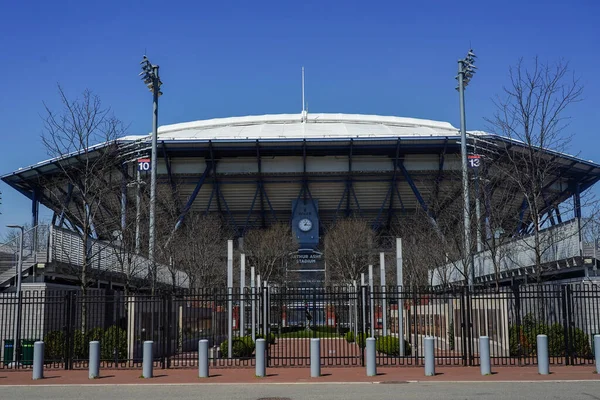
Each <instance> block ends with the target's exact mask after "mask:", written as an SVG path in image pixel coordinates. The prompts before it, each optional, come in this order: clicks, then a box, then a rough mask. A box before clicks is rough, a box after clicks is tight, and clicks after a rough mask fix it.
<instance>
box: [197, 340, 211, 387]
mask: <svg viewBox="0 0 600 400" xmlns="http://www.w3.org/2000/svg"><path fill="white" fill-rule="evenodd" d="M198 377H199V378H208V377H209V372H208V340H206V339H202V340H199V341H198Z"/></svg>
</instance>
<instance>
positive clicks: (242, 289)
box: [238, 253, 254, 340]
mask: <svg viewBox="0 0 600 400" xmlns="http://www.w3.org/2000/svg"><path fill="white" fill-rule="evenodd" d="M245 289H246V255H245V254H244V253H242V254H241V256H240V312H239V313H238V314H239V316H240V321H239V323H240V326H239V329H240V337H242V336H246V302H245V301H244V297H245ZM252 340H254V339H252Z"/></svg>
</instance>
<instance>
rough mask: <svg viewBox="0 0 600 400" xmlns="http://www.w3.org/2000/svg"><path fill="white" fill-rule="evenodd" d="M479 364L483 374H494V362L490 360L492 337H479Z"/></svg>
mask: <svg viewBox="0 0 600 400" xmlns="http://www.w3.org/2000/svg"><path fill="white" fill-rule="evenodd" d="M479 364H480V366H481V375H491V374H492V363H491V360H490V338H489V337H488V336H481V337H480V338H479Z"/></svg>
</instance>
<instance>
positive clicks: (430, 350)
mask: <svg viewBox="0 0 600 400" xmlns="http://www.w3.org/2000/svg"><path fill="white" fill-rule="evenodd" d="M433 341H434V338H432V337H430V336H427V337H426V338H425V376H435V355H434V343H433Z"/></svg>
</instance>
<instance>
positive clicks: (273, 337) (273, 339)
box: [256, 332, 275, 344]
mask: <svg viewBox="0 0 600 400" xmlns="http://www.w3.org/2000/svg"><path fill="white" fill-rule="evenodd" d="M256 338H257V339H264V338H265V335H263V334H262V333H261V334H258V335H256ZM267 343H269V344H275V334H274V333H273V332H271V333H269V339H268V340H267Z"/></svg>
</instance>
